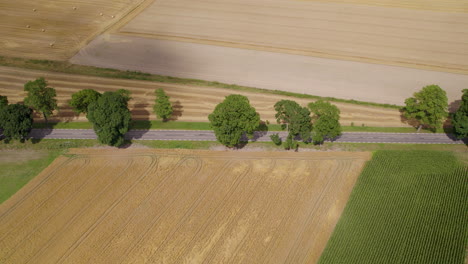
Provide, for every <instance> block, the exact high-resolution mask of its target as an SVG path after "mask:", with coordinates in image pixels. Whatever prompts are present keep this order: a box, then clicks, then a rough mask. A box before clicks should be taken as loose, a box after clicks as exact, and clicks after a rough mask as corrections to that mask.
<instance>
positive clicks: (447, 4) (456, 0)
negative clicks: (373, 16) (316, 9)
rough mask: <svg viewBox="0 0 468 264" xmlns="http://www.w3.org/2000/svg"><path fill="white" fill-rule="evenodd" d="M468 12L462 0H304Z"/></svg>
mask: <svg viewBox="0 0 468 264" xmlns="http://www.w3.org/2000/svg"><path fill="white" fill-rule="evenodd" d="M304 1H318V2H335V3H346V4H364V5H375V6H384V7H397V8H410V9H420V10H432V11H439V12H440V11H442V12H461V13H468V2H467V1H460V0H304Z"/></svg>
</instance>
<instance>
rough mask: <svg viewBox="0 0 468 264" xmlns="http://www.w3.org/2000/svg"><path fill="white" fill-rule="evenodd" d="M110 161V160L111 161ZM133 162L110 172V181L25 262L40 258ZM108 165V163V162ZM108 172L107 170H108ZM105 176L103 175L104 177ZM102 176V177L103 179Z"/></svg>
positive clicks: (128, 162)
mask: <svg viewBox="0 0 468 264" xmlns="http://www.w3.org/2000/svg"><path fill="white" fill-rule="evenodd" d="M109 163H110V161H109ZM132 163H133V160H130V161H127V163H126V164H125V166H124V169H123V170H121V171H120V172H119V173H118V174H117V175H116V177H112V175H110V174H107V175H109V177H110V178H111V180H110V181H109V183H107V184H106V185H105V186H103V187H102V188H100V189H99V191H98V192H97V193H96V194H95V195H94V196H92V198H91V199H90V201H89V202H88V204H86V205H85V206H83V207H81V208H80V210H79V211H78V212H76V211H72V217H71V219H69V220H68V221H67V223H66V224H65V225H64V226H62V227H61V228H59V229H58V230H55V231H56V232H55V234H53V235H52V236H50V237H48V239H47V238H46V240H47V241H46V243H45V244H43V245H42V246H41V247H40V248H37V247H35V248H34V249H32V250H34V251H33V252H31V253H29V256H28V257H26V258H25V259H26V260H25V262H26V263H29V262H31V261H33V260H34V259H36V258H39V257H40V255H41V254H44V252H45V251H46V250H47V249H48V248H49V247H50V246H51V245H52V243H54V242H55V240H56V239H57V237H59V236H60V235H61V234H62V233H64V232H63V231H64V230H66V229H68V227H69V226H71V225H72V224H73V223H74V222H75V221H76V220H77V219H79V218H80V217H81V215H82V214H83V213H84V212H86V210H87V209H88V208H89V207H90V206H92V205H93V202H94V201H95V200H97V199H98V198H100V196H101V195H102V194H104V193H105V192H106V191H107V190H108V188H109V187H110V186H111V185H112V184H113V183H114V182H115V181H117V180H119V178H120V177H122V175H123V174H125V172H126V170H127V169H128V167H129V166H131V164H132ZM106 165H107V164H106ZM106 172H107V171H106ZM102 178H103V177H102ZM102 178H101V179H102ZM23 259H24V254H23Z"/></svg>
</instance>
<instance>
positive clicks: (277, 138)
mask: <svg viewBox="0 0 468 264" xmlns="http://www.w3.org/2000/svg"><path fill="white" fill-rule="evenodd" d="M270 139H271V141H273V143H275V145H276V146H279V145H281V143H282V141H281V138H280V136H279V134H278V133H276V134H273V135H271V136H270Z"/></svg>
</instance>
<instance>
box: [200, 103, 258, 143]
mask: <svg viewBox="0 0 468 264" xmlns="http://www.w3.org/2000/svg"><path fill="white" fill-rule="evenodd" d="M208 119H209V120H210V122H211V126H212V127H213V130H214V133H215V135H216V138H217V139H218V141H219V142H220V143H221V144H223V145H225V146H227V147H235V146H237V145H239V143H240V142H241V137H242V135H243V134H244V133H246V134H247V135H248V136H252V135H253V132H254V130H255V129H256V128H257V127H258V126H259V123H260V116H259V115H258V113H257V112H256V111H255V108H253V107H252V106H251V105H250V102H249V99H247V97H245V96H243V95H239V94H231V95H229V96H226V99H224V101H223V102H221V103H219V104H218V105H217V106H216V108H215V110H214V111H213V113H211V114H210V115H209V116H208Z"/></svg>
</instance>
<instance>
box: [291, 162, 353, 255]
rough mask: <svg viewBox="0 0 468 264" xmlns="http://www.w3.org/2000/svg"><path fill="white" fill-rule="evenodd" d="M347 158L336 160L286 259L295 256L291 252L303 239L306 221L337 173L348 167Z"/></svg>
mask: <svg viewBox="0 0 468 264" xmlns="http://www.w3.org/2000/svg"><path fill="white" fill-rule="evenodd" d="M349 160H350V159H346V160H342V159H340V160H338V166H337V167H335V169H334V170H333V172H332V174H331V178H330V179H329V181H328V182H327V184H326V185H325V187H324V188H322V191H321V192H320V195H319V197H318V198H317V200H316V202H315V203H314V206H312V210H310V212H309V215H308V216H307V218H306V221H304V225H303V226H302V228H301V231H300V232H298V234H300V235H299V236H297V237H296V240H295V241H294V243H293V244H292V245H293V246H292V247H291V250H290V251H289V253H288V256H287V257H286V260H289V259H290V258H291V257H294V256H296V253H292V252H294V251H296V249H297V245H298V243H299V242H300V241H301V240H302V239H303V237H304V230H305V229H306V228H307V226H308V225H307V223H309V222H310V221H311V219H312V218H313V217H314V216H315V213H316V211H317V209H318V207H319V205H320V202H321V201H322V200H323V196H324V194H325V193H327V192H328V189H329V188H330V186H331V183H332V182H333V181H334V179H335V178H336V177H337V175H341V174H342V173H343V172H345V170H346V169H347V168H348V167H349V165H348V163H349ZM343 161H346V163H344V162H343Z"/></svg>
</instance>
